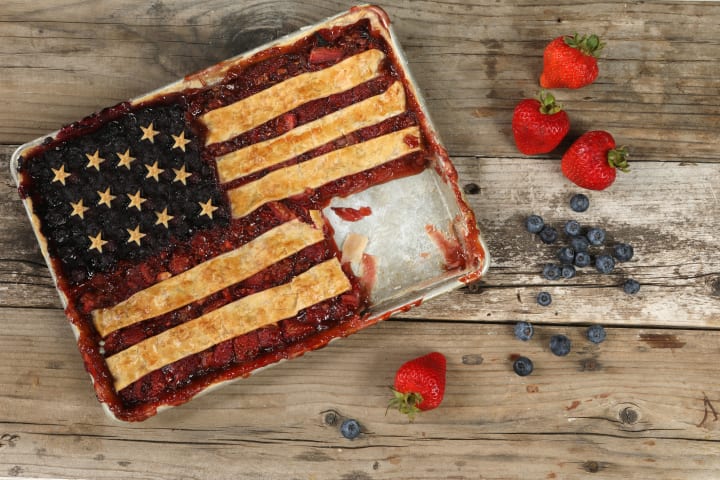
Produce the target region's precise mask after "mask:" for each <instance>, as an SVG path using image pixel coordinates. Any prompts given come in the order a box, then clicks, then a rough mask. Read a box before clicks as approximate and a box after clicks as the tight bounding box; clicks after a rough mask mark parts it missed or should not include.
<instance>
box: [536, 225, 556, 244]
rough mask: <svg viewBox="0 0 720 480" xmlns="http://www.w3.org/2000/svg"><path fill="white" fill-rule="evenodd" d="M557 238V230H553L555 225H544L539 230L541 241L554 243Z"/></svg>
mask: <svg viewBox="0 0 720 480" xmlns="http://www.w3.org/2000/svg"><path fill="white" fill-rule="evenodd" d="M557 238H558V232H557V230H555V227H551V226H549V225H545V226H544V227H543V229H542V230H540V240H542V241H543V243H555V241H556V240H557Z"/></svg>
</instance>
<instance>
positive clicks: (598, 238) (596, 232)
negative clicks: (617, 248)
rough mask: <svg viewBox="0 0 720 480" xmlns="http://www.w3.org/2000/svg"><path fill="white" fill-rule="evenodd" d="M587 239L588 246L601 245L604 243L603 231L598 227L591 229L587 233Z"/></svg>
mask: <svg viewBox="0 0 720 480" xmlns="http://www.w3.org/2000/svg"><path fill="white" fill-rule="evenodd" d="M586 236H587V239H588V242H590V245H595V246H597V245H602V244H603V243H605V230H603V229H602V228H598V227H593V228H591V229H590V230H588V232H587V235H586Z"/></svg>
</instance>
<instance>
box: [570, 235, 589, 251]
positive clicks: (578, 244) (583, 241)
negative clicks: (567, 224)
mask: <svg viewBox="0 0 720 480" xmlns="http://www.w3.org/2000/svg"><path fill="white" fill-rule="evenodd" d="M570 247H572V249H573V250H575V251H576V252H587V251H588V248H590V242H588V241H587V238H585V237H572V238H571V239H570Z"/></svg>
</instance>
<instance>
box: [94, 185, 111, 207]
mask: <svg viewBox="0 0 720 480" xmlns="http://www.w3.org/2000/svg"><path fill="white" fill-rule="evenodd" d="M97 194H98V196H99V197H100V200H98V205H107V207H108V208H112V205H110V202H112V201H113V200H115V195H113V194H111V193H110V187H107V188H106V189H105V191H104V192H101V191H100V190H98V191H97Z"/></svg>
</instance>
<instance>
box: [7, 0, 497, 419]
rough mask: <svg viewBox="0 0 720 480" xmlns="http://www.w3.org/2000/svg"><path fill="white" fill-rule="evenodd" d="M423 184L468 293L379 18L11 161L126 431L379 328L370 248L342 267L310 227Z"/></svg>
mask: <svg viewBox="0 0 720 480" xmlns="http://www.w3.org/2000/svg"><path fill="white" fill-rule="evenodd" d="M428 170H431V171H434V172H435V173H434V174H435V175H437V176H438V177H439V178H442V180H443V182H444V183H445V184H446V185H447V186H449V188H450V191H451V192H452V193H453V195H454V200H456V201H457V203H458V205H459V207H458V216H457V218H456V222H455V225H454V228H455V230H456V232H461V233H459V234H458V239H457V241H455V243H454V244H453V245H454V247H453V252H452V255H451V256H452V258H453V259H454V261H453V262H452V265H450V264H448V265H446V268H447V269H448V270H453V271H454V272H461V273H462V278H461V279H460V282H463V281H465V282H466V281H469V280H472V279H475V278H477V277H478V276H479V275H481V273H482V271H483V270H484V268H485V266H486V265H485V262H486V259H485V253H484V249H483V247H482V244H481V242H480V240H479V236H478V232H477V228H476V225H475V221H474V217H473V215H472V212H471V211H470V210H469V208H467V205H466V204H465V203H464V201H463V199H462V195H461V194H460V192H459V190H458V188H457V185H456V183H455V180H456V178H455V173H454V169H452V165H451V164H450V163H449V160H448V159H447V154H446V153H445V151H444V150H443V149H442V147H441V146H440V145H439V143H438V142H437V139H436V137H435V134H434V132H433V130H432V128H431V126H430V124H429V122H428V120H427V117H426V115H425V113H424V112H423V109H422V106H421V102H420V100H419V98H418V94H417V91H416V90H415V88H414V86H413V84H412V82H411V80H410V78H409V76H408V73H407V70H406V68H405V66H404V63H403V61H402V58H401V57H400V55H399V53H398V50H397V46H396V44H395V41H394V38H393V37H392V35H391V32H390V29H389V21H388V19H387V16H386V14H385V13H384V12H383V11H382V10H380V9H379V8H377V7H357V8H354V9H352V10H351V11H350V12H348V13H345V14H342V15H340V16H337V17H335V18H333V19H330V20H328V21H326V22H324V23H322V24H319V25H318V26H316V27H314V28H310V29H306V30H303V31H301V32H299V33H297V34H295V35H293V36H290V37H287V38H286V39H283V40H281V41H279V42H278V43H276V44H273V45H271V46H268V47H265V48H260V49H257V50H256V51H254V52H250V53H248V54H246V55H242V56H240V57H237V58H234V59H231V60H228V61H227V62H223V63H221V64H219V65H216V66H214V67H211V68H209V69H206V70H204V71H202V72H199V73H197V74H195V75H192V76H190V77H187V78H185V79H183V80H181V81H179V82H176V83H175V84H172V85H170V86H168V87H167V88H164V89H162V90H159V91H157V92H153V93H151V94H149V95H146V96H145V97H142V98H139V99H136V100H133V101H129V102H126V103H122V104H119V105H116V106H114V107H111V108H108V109H106V110H103V111H101V112H99V113H96V114H94V115H91V116H89V117H87V118H85V119H83V120H81V121H79V122H76V123H73V124H70V125H68V126H66V127H64V128H62V129H60V130H59V131H58V132H56V133H55V134H53V135H52V136H50V137H47V138H46V139H45V140H44V141H42V142H37V143H35V144H32V145H29V146H25V147H24V148H21V150H19V153H18V154H17V173H18V185H19V191H20V194H21V196H22V198H23V199H24V202H25V205H26V207H27V210H28V213H29V214H30V217H31V220H32V223H33V226H34V229H35V232H36V234H37V237H38V239H39V241H40V245H41V248H42V251H43V254H44V255H45V257H46V259H47V261H48V264H49V266H50V270H51V272H52V274H53V277H54V279H55V282H56V284H57V287H58V290H59V292H60V294H61V297H62V300H63V304H64V305H65V307H66V314H67V316H68V318H69V320H70V322H71V324H72V325H73V327H74V331H75V333H76V336H77V339H78V345H79V348H80V351H81V354H82V357H83V360H84V362H85V365H86V368H87V370H88V371H89V373H90V375H91V377H92V379H93V382H94V386H95V390H96V393H97V396H98V398H99V400H100V401H101V402H102V403H103V405H105V406H106V407H107V408H108V410H109V411H110V412H111V413H112V415H113V416H115V417H116V418H118V419H121V420H127V421H137V420H143V419H145V418H148V417H149V416H152V415H154V414H155V413H156V412H157V410H158V409H159V408H161V407H166V406H172V405H178V404H181V403H184V402H186V401H187V400H189V399H191V398H192V397H193V396H194V395H196V394H197V393H199V392H201V391H203V390H205V389H207V388H208V387H209V386H212V385H215V384H218V383H221V382H224V381H226V380H230V379H233V378H236V377H241V376H247V375H249V374H250V373H252V372H253V371H255V370H257V369H258V368H260V367H263V366H266V365H269V364H271V363H274V362H277V361H279V360H282V359H287V358H291V357H295V356H298V355H301V354H303V353H305V352H307V351H310V350H313V349H316V348H319V347H321V346H324V345H326V344H327V343H328V342H329V341H330V340H332V339H334V338H337V337H341V336H345V335H348V334H350V333H352V332H355V331H357V330H358V329H360V328H363V327H365V326H367V325H370V324H372V323H375V322H377V321H378V320H380V319H382V318H385V317H386V316H388V315H389V314H390V313H392V312H389V311H378V310H377V309H375V310H374V309H373V299H372V298H371V297H372V288H373V281H372V274H376V273H377V271H373V269H372V268H371V267H372V262H368V261H367V260H368V258H369V256H368V255H367V254H366V253H364V249H365V248H366V247H367V243H368V237H366V236H363V235H357V234H353V235H348V236H347V239H346V240H345V241H344V242H343V245H342V249H341V248H340V247H339V246H338V245H337V244H336V240H335V237H334V229H333V226H332V223H331V222H330V221H329V220H328V218H327V215H326V213H325V212H326V209H327V208H328V206H329V205H330V204H331V202H332V201H333V199H336V198H347V197H349V196H352V195H353V194H355V193H358V192H363V191H365V190H367V189H368V188H370V187H374V186H377V185H381V184H386V183H387V182H391V181H395V180H397V179H401V178H406V177H411V176H414V175H418V174H420V173H421V172H424V171H428ZM333 211H334V212H336V214H337V215H338V216H339V217H341V218H345V219H346V220H348V221H350V222H354V221H357V220H358V219H361V218H365V217H367V216H372V215H373V212H372V206H366V207H363V208H361V209H351V208H350V209H348V208H336V207H333ZM358 264H359V265H360V266H359V267H358Z"/></svg>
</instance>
